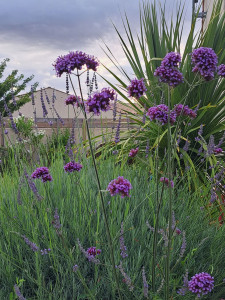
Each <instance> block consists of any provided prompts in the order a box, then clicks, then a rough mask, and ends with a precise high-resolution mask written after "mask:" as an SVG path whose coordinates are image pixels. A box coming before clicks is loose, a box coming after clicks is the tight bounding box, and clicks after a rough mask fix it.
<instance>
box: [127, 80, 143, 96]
mask: <svg viewBox="0 0 225 300" xmlns="http://www.w3.org/2000/svg"><path fill="white" fill-rule="evenodd" d="M127 89H128V95H129V97H134V98H140V97H141V96H143V95H144V93H145V92H146V91H147V89H146V86H145V83H144V78H141V79H137V78H135V79H133V80H131V84H130V85H128V87H127Z"/></svg>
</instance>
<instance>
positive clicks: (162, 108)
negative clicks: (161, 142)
mask: <svg viewBox="0 0 225 300" xmlns="http://www.w3.org/2000/svg"><path fill="white" fill-rule="evenodd" d="M168 110H169V109H168V106H167V105H165V104H159V105H157V106H153V107H150V108H149V110H148V111H147V113H146V115H147V116H149V118H150V120H151V121H153V120H157V121H159V122H160V123H161V124H162V125H165V124H167V123H168ZM175 121H176V113H175V112H174V111H172V110H171V111H170V123H171V124H172V125H173V124H174V123H175Z"/></svg>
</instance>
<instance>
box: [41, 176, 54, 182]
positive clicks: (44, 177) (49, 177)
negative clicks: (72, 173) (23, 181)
mask: <svg viewBox="0 0 225 300" xmlns="http://www.w3.org/2000/svg"><path fill="white" fill-rule="evenodd" d="M52 180H53V179H52V176H51V175H50V174H46V175H43V176H42V182H47V181H52Z"/></svg>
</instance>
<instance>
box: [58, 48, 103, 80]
mask: <svg viewBox="0 0 225 300" xmlns="http://www.w3.org/2000/svg"><path fill="white" fill-rule="evenodd" d="M84 65H86V67H87V69H91V70H93V71H96V70H97V67H98V66H99V63H98V61H97V60H96V58H95V57H93V56H90V55H88V54H86V53H84V52H81V51H76V52H73V51H71V52H69V53H68V54H66V55H63V56H59V57H58V58H57V59H56V61H55V63H54V64H53V66H54V68H55V70H56V75H57V76H59V77H60V76H61V75H62V74H63V73H69V74H70V73H71V72H72V71H73V70H74V69H78V70H81V69H82V67H83V66H84Z"/></svg>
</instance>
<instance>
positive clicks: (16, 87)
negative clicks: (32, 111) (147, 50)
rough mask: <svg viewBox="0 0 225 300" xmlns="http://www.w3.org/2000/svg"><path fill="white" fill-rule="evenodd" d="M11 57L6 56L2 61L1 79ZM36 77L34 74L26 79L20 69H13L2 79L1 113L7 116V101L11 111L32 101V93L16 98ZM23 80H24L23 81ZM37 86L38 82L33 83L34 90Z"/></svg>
mask: <svg viewBox="0 0 225 300" xmlns="http://www.w3.org/2000/svg"><path fill="white" fill-rule="evenodd" d="M7 62H9V59H8V58H6V59H4V60H3V61H2V62H1V63H0V80H1V79H2V78H3V74H4V71H5V69H6V67H7ZM33 78H34V75H32V76H30V77H27V78H25V79H24V75H23V74H20V75H19V74H18V70H13V71H12V72H11V74H9V75H8V76H7V77H6V78H5V79H4V80H2V81H0V113H1V114H2V116H3V117H5V116H7V113H6V111H5V107H4V103H5V102H6V104H7V106H8V108H9V110H10V111H11V113H13V112H14V111H16V110H18V109H19V108H20V107H21V106H23V105H24V104H25V103H27V102H29V101H30V97H29V96H30V93H26V94H24V95H22V96H20V97H19V99H18V100H15V96H17V95H18V94H19V93H20V92H21V91H23V90H25V88H26V86H27V84H28V83H29V82H30V81H31V80H32V79H33ZM21 81H22V82H21ZM36 87H37V83H35V84H34V85H33V90H35V88H36Z"/></svg>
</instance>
